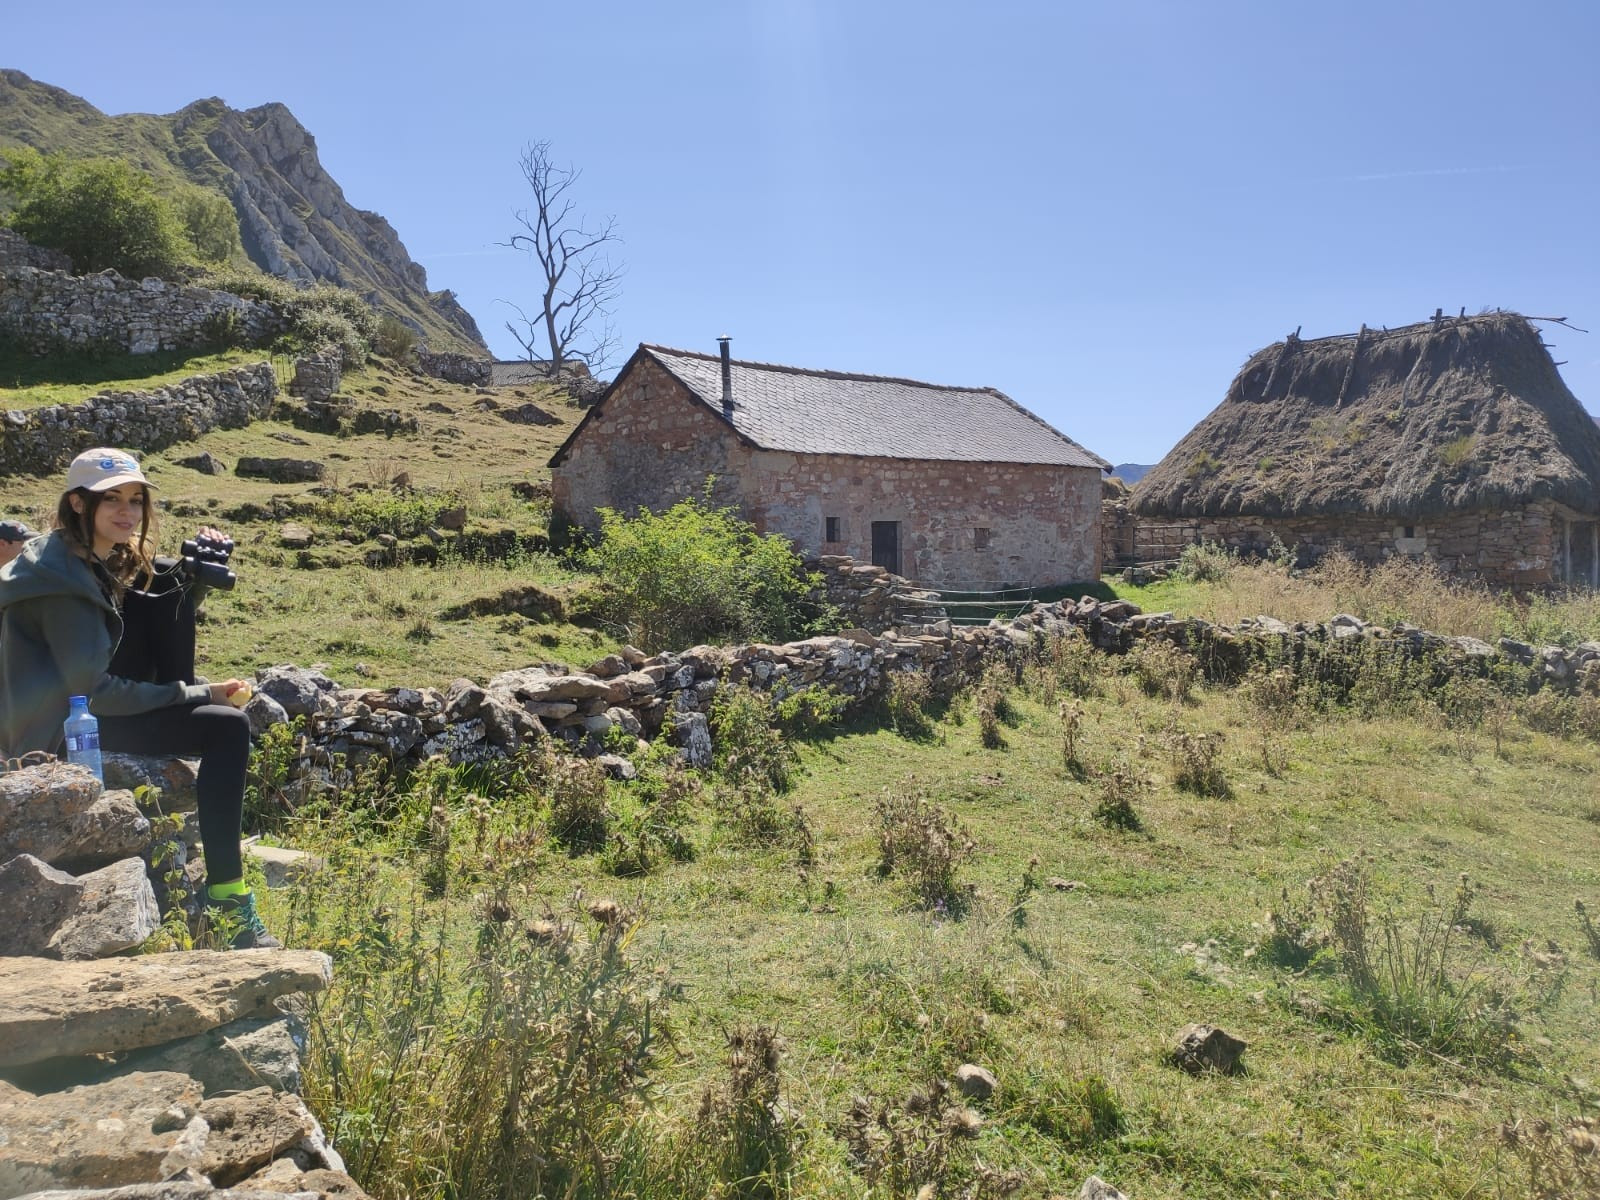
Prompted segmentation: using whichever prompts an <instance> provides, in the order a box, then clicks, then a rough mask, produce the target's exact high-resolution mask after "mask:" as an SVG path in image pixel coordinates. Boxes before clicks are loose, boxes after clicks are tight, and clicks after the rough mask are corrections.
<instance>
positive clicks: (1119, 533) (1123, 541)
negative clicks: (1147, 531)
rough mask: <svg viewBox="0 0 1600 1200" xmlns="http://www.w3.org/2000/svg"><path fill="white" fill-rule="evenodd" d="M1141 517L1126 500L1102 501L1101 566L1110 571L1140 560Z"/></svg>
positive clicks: (1102, 568)
mask: <svg viewBox="0 0 1600 1200" xmlns="http://www.w3.org/2000/svg"><path fill="white" fill-rule="evenodd" d="M1138 530H1139V518H1138V517H1137V516H1135V515H1134V513H1133V510H1132V509H1130V508H1129V507H1128V505H1127V503H1126V502H1125V501H1122V500H1102V501H1101V502H1100V567H1101V570H1104V571H1110V570H1112V569H1114V568H1116V567H1122V566H1127V565H1128V564H1130V563H1134V562H1138V561H1139V557H1138V545H1137V542H1138Z"/></svg>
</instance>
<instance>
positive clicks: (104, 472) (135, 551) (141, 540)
mask: <svg viewBox="0 0 1600 1200" xmlns="http://www.w3.org/2000/svg"><path fill="white" fill-rule="evenodd" d="M153 515H154V514H153V513H152V511H151V505H150V483H149V481H148V480H146V479H145V477H144V472H143V471H141V470H140V469H139V464H138V463H137V462H136V461H134V459H133V456H132V455H130V454H128V453H127V452H126V451H123V450H110V449H95V450H86V451H84V452H83V453H82V454H80V455H78V457H77V458H75V459H73V460H72V466H71V467H70V469H69V470H68V471H67V486H66V491H65V492H64V493H63V494H62V496H61V501H60V503H59V505H58V506H57V509H56V528H55V529H54V530H53V531H52V532H51V533H50V534H49V535H48V536H46V537H38V538H34V539H33V540H32V541H30V542H28V543H27V545H26V546H25V547H24V548H23V551H22V553H21V554H20V555H19V556H18V557H17V558H16V559H15V560H14V561H12V562H10V563H7V564H6V565H5V566H4V567H0V616H3V620H0V745H4V746H5V747H6V752H7V753H9V754H23V753H25V752H28V751H35V750H46V751H56V750H59V748H60V746H61V743H62V729H61V727H62V723H63V722H64V721H65V720H66V717H67V710H68V704H67V700H68V698H69V697H71V696H79V695H81V696H87V697H88V698H89V709H90V711H91V712H92V713H93V714H94V715H95V716H96V717H97V718H98V719H99V722H100V746H101V748H102V749H103V750H110V751H119V752H122V753H127V754H174V755H185V756H190V757H193V756H199V759H200V773H199V776H198V779H197V780H196V789H195V790H196V792H197V794H198V797H199V810H200V814H199V815H200V836H201V839H202V841H203V843H204V846H205V862H206V884H207V886H206V895H207V900H208V903H209V904H210V905H211V906H214V907H215V908H218V909H220V910H222V912H223V913H225V914H228V916H229V917H231V921H230V927H231V928H234V929H236V930H237V933H236V934H235V935H234V936H233V938H232V945H233V946H234V947H235V948H249V947H276V946H277V945H278V944H279V943H278V941H277V940H276V939H275V938H273V937H272V936H271V935H270V934H269V933H267V931H266V928H265V927H264V926H263V925H262V923H261V918H260V917H259V916H258V915H257V913H256V907H255V897H254V896H253V895H252V894H251V893H250V890H249V889H248V888H247V887H245V885H244V882H243V875H244V870H243V863H242V860H241V855H240V847H239V833H240V822H241V816H242V812H243V806H244V785H245V768H246V765H247V763H248V761H249V756H250V724H249V721H248V719H247V718H246V717H245V715H244V713H242V712H240V711H239V710H238V709H237V708H235V707H233V706H232V705H231V704H229V702H228V698H229V696H231V695H233V694H234V693H235V692H237V691H238V690H239V689H240V688H244V687H246V686H247V685H245V684H244V683H243V681H241V680H238V679H230V680H228V681H226V682H225V683H205V682H199V681H197V680H196V678H195V674H194V645H195V599H196V596H195V589H194V587H193V585H192V583H191V582H190V581H188V580H186V579H185V578H184V576H183V573H182V572H181V571H179V570H174V569H168V570H158V569H157V567H156V565H155V564H154V563H153V562H152V560H151V552H152V551H153V549H154V547H155V537H154V532H153V530H152V517H153ZM202 534H203V535H214V534H215V531H214V530H204V531H202Z"/></svg>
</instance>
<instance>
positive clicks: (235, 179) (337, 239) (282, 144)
mask: <svg viewBox="0 0 1600 1200" xmlns="http://www.w3.org/2000/svg"><path fill="white" fill-rule="evenodd" d="M18 144H21V145H27V146H33V147H34V148H35V149H38V150H40V151H42V152H44V153H47V154H49V153H64V154H68V155H81V156H90V155H113V156H116V157H118V158H124V159H127V160H128V161H130V162H132V163H134V164H135V165H136V166H138V167H139V168H140V169H141V170H143V171H146V172H148V173H150V174H152V175H156V176H168V177H172V176H177V177H180V178H183V179H187V180H189V181H191V182H193V183H198V184H202V185H204V186H206V187H210V188H214V189H216V190H217V191H220V192H221V193H222V194H223V195H225V196H227V197H228V199H229V200H230V201H232V202H233V207H234V211H235V212H237V213H238V214H239V234H240V237H241V238H242V240H243V242H244V249H245V252H246V253H247V254H248V255H249V256H250V259H251V261H252V262H254V263H255V264H256V266H258V267H260V268H261V269H262V270H263V271H267V272H270V273H271V274H273V275H278V276H282V277H283V278H285V279H294V280H307V281H322V282H327V283H334V284H338V285H339V286H340V287H346V288H350V289H351V290H352V291H356V292H359V293H361V294H362V295H363V296H365V297H366V298H367V300H368V301H369V302H370V303H372V304H373V305H374V306H375V307H378V308H380V309H383V310H384V311H386V312H389V313H392V314H393V315H394V316H396V317H399V318H400V319H401V320H403V321H405V322H406V323H407V324H408V325H411V326H412V327H413V328H414V329H416V330H417V331H418V332H419V333H420V334H421V335H422V337H423V338H425V339H426V340H427V342H428V343H429V345H430V346H432V348H433V349H435V350H473V351H477V352H480V353H487V347H486V346H485V344H484V341H483V335H482V334H481V333H480V332H479V331H478V325H477V322H475V321H474V320H473V319H472V314H470V313H469V312H467V310H466V309H464V308H462V307H461V305H460V304H459V303H457V301H456V298H455V294H454V293H453V292H449V291H438V292H432V291H429V290H428V276H427V272H426V271H424V270H423V269H422V267H420V266H419V265H417V264H416V263H414V262H412V261H411V256H410V255H409V254H408V253H406V248H405V246H403V245H402V244H401V242H400V238H399V235H398V234H396V233H395V231H394V227H393V226H391V225H390V224H389V222H388V221H386V220H384V219H383V217H381V216H379V215H378V214H377V213H375V212H366V211H364V210H362V209H358V208H355V207H354V206H353V205H351V204H350V203H349V201H347V200H346V199H345V198H344V192H343V191H342V190H341V189H340V187H339V185H338V183H336V182H335V181H334V179H333V177H332V176H330V175H329V174H328V173H327V172H326V171H325V170H323V169H322V164H321V162H320V161H319V160H318V158H317V144H316V140H315V139H314V138H313V137H312V136H311V134H310V133H309V132H307V130H306V128H305V126H303V125H301V124H300V122H299V121H297V120H295V117H294V114H293V113H291V112H290V111H289V110H288V109H287V108H285V107H284V106H283V105H281V104H263V105H261V106H260V107H259V108H250V109H245V110H244V111H242V112H241V111H239V110H237V109H232V108H229V107H228V106H227V105H226V104H224V103H223V102H222V101H221V100H217V99H210V100H197V101H195V102H194V103H193V104H190V105H188V106H187V107H185V108H183V109H181V110H179V111H178V112H175V113H171V114H169V115H167V116H153V115H149V114H145V113H128V114H125V115H123V116H115V117H109V116H107V115H106V114H104V113H102V112H101V111H100V110H99V109H97V108H95V107H94V106H93V105H92V104H90V103H88V101H86V100H83V99H81V98H79V97H77V96H74V95H73V94H72V93H71V92H67V91H63V90H62V89H61V88H58V87H52V86H50V85H49V84H47V83H39V82H38V81H36V80H33V79H30V78H29V77H28V76H26V75H24V74H23V73H22V72H21V71H12V70H0V148H4V147H6V146H14V145H18Z"/></svg>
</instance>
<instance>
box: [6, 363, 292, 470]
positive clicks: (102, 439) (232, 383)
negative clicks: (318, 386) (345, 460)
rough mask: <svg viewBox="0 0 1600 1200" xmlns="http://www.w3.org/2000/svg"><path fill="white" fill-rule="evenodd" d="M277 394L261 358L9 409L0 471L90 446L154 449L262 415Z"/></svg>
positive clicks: (42, 466)
mask: <svg viewBox="0 0 1600 1200" xmlns="http://www.w3.org/2000/svg"><path fill="white" fill-rule="evenodd" d="M277 394H278V379H277V374H276V373H275V372H274V370H273V367H272V364H271V363H270V362H265V361H263V362H258V363H252V364H250V365H249V366H244V367H234V368H233V369H232V370H229V371H222V372H219V373H218V374H215V375H196V376H194V377H193V378H191V379H185V380H183V381H182V382H181V383H174V384H170V385H168V386H166V387H161V388H155V389H153V390H151V391H145V392H107V393H105V394H104V395H100V396H91V397H90V398H89V399H88V400H85V401H82V402H81V403H78V404H51V405H47V406H46V407H44V408H27V409H10V410H8V411H6V412H5V414H4V418H3V420H0V474H4V475H21V474H26V475H45V474H49V473H51V472H54V471H57V470H60V469H61V468H63V467H65V466H66V465H67V463H69V462H71V461H72V458H73V456H74V455H76V454H77V453H78V452H79V451H81V450H85V449H88V448H89V447H91V446H126V445H130V444H131V445H137V446H139V447H140V448H141V449H143V450H159V449H161V448H162V447H164V446H170V445H172V444H173V443H175V442H186V441H192V440H193V439H195V438H197V437H199V436H200V435H201V434H202V433H205V432H207V431H208V430H211V429H239V428H243V427H244V426H246V425H248V424H250V422H252V421H259V420H262V419H264V418H265V417H266V416H267V414H268V412H269V411H270V410H271V408H272V402H273V400H274V398H275V397H276V396H277Z"/></svg>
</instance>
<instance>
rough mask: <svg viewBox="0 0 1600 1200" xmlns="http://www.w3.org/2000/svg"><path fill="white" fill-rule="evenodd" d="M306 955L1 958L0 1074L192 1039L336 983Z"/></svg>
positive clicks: (323, 959) (324, 965)
mask: <svg viewBox="0 0 1600 1200" xmlns="http://www.w3.org/2000/svg"><path fill="white" fill-rule="evenodd" d="M332 969H333V968H332V964H331V962H330V960H329V958H328V956H327V955H325V954H319V953H317V952H315V951H311V950H233V951H226V952H223V951H215V950H191V951H186V952H180V953H172V954H147V955H144V956H142V957H139V958H113V959H101V960H98V961H94V962H66V963H58V962H52V961H48V960H45V959H39V958H7V959H0V1069H3V1068H6V1067H15V1066H24V1065H26V1064H28V1063H35V1062H42V1061H44V1060H45V1059H48V1058H58V1057H61V1056H63V1055H79V1054H110V1053H115V1052H118V1051H123V1050H137V1049H140V1048H142V1047H145V1046H159V1045H161V1044H162V1043H164V1042H170V1041H174V1040H175V1039H177V1038H182V1037H191V1036H193V1035H194V1034H197V1033H204V1032H205V1031H206V1030H208V1029H215V1028H216V1027H217V1026H219V1025H226V1024H227V1023H228V1022H229V1021H236V1020H238V1019H239V1018H241V1017H258V1016H269V1015H271V1014H272V1013H273V1012H274V1011H275V1010H274V1009H273V1001H274V1000H276V999H277V998H278V997H280V996H285V995H290V994H292V993H296V992H319V991H322V990H323V989H324V988H326V987H327V986H328V983H329V981H330V979H331V978H332Z"/></svg>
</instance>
